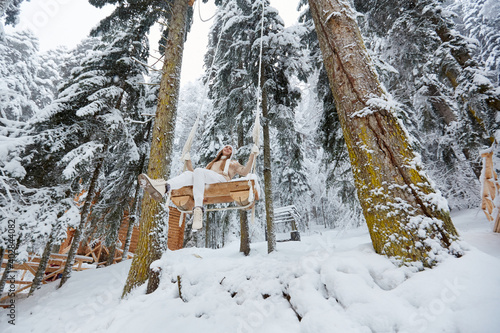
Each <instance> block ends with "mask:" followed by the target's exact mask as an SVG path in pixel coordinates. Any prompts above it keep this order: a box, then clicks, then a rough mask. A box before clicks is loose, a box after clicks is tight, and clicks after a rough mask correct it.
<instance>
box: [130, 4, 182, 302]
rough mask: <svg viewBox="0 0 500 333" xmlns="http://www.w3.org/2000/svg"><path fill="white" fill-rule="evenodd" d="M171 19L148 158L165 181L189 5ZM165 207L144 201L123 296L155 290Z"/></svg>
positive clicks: (150, 170)
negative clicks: (139, 288)
mask: <svg viewBox="0 0 500 333" xmlns="http://www.w3.org/2000/svg"><path fill="white" fill-rule="evenodd" d="M172 13H173V14H172V17H171V20H170V21H169V25H168V29H169V30H168V36H167V41H166V47H165V57H164V59H165V62H164V64H163V69H162V71H163V74H162V78H161V82H160V92H159V97H158V106H157V109H156V114H155V123H154V128H153V134H152V142H151V152H150V156H149V165H148V176H149V177H151V178H165V179H167V178H168V176H169V173H170V172H169V169H170V164H171V163H170V156H171V153H172V146H173V140H174V130H175V118H176V116H177V102H178V98H179V86H180V75H181V64H182V54H183V51H184V39H185V36H186V26H187V19H188V2H187V1H186V0H175V1H174V2H173V5H172ZM162 215H163V212H162V205H160V204H159V203H158V202H156V201H154V200H153V199H152V198H151V197H150V196H149V194H147V193H146V194H145V195H144V198H143V200H142V209H141V218H140V233H139V241H138V244H137V250H136V253H135V256H134V259H133V260H132V266H131V267H130V271H129V275H128V278H127V282H126V284H125V287H124V290H123V296H125V295H126V294H128V293H129V292H130V291H131V290H132V289H133V288H134V287H136V286H139V285H141V284H143V283H144V282H145V281H146V280H147V279H149V283H148V288H147V293H151V292H153V291H154V290H156V288H157V286H158V283H159V272H157V271H151V270H150V268H149V266H150V265H151V263H152V262H153V261H155V260H157V259H159V258H160V257H161V254H162V252H163V250H164V249H166V244H165V242H164V238H165V236H166V235H163V234H162V230H163V227H166V226H163V225H160V217H161V216H162Z"/></svg>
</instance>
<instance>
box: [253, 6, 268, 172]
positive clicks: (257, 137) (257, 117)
mask: <svg viewBox="0 0 500 333" xmlns="http://www.w3.org/2000/svg"><path fill="white" fill-rule="evenodd" d="M264 10H265V2H264V1H262V17H261V22H260V50H259V80H258V84H257V106H256V108H255V123H254V126H253V133H252V136H253V143H254V145H256V146H257V147H258V146H259V145H260V103H261V99H262V89H261V86H260V85H261V80H262V49H263V46H262V44H263V41H264V16H265V11H264ZM256 159H257V158H255V159H254V160H253V165H252V170H253V171H252V173H255V168H256V163H255V161H256Z"/></svg>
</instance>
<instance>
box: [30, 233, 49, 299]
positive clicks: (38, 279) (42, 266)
mask: <svg viewBox="0 0 500 333" xmlns="http://www.w3.org/2000/svg"><path fill="white" fill-rule="evenodd" d="M55 232H56V228H54V229H52V231H51V233H50V235H49V240H48V241H47V244H45V249H44V250H43V254H42V257H41V258H40V263H39V264H38V268H37V270H36V274H35V277H34V278H33V282H32V284H31V288H30V291H29V293H28V295H29V296H31V295H33V293H34V292H35V290H37V289H38V288H39V287H40V285H41V284H42V280H43V277H44V276H45V270H46V268H47V265H48V263H49V258H50V251H51V249H52V244H53V243H54V234H55Z"/></svg>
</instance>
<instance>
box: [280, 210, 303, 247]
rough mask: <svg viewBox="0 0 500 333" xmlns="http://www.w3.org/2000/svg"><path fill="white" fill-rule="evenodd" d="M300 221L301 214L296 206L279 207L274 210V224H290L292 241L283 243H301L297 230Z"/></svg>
mask: <svg viewBox="0 0 500 333" xmlns="http://www.w3.org/2000/svg"><path fill="white" fill-rule="evenodd" d="M299 220H300V214H299V212H298V211H297V207H295V205H291V206H285V207H279V208H275V209H274V223H275V224H285V225H286V224H290V226H291V229H292V230H291V231H290V239H287V240H283V241H288V240H292V241H300V233H299V231H298V230H297V222H298V221H299Z"/></svg>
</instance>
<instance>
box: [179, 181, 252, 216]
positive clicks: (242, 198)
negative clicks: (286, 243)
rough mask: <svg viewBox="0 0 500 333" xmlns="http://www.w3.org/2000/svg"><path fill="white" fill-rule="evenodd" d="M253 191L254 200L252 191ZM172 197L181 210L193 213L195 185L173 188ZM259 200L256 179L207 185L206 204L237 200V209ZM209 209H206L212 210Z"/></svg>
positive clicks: (245, 207) (248, 206)
mask: <svg viewBox="0 0 500 333" xmlns="http://www.w3.org/2000/svg"><path fill="white" fill-rule="evenodd" d="M252 192H253V200H252V198H251V193H252ZM170 199H171V200H172V202H173V203H174V205H176V206H177V208H179V210H180V211H181V212H184V213H191V212H192V210H193V208H194V197H193V186H184V187H182V188H180V189H177V190H172V192H171V197H170ZM257 200H259V193H258V190H257V187H256V184H255V180H254V179H249V180H235V181H230V182H226V183H216V184H207V185H205V195H204V199H203V204H204V205H210V204H218V203H231V202H236V204H237V205H238V206H239V207H236V209H250V208H252V207H253V205H254V204H255V201H257ZM211 210H212V209H207V210H206V211H211Z"/></svg>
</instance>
